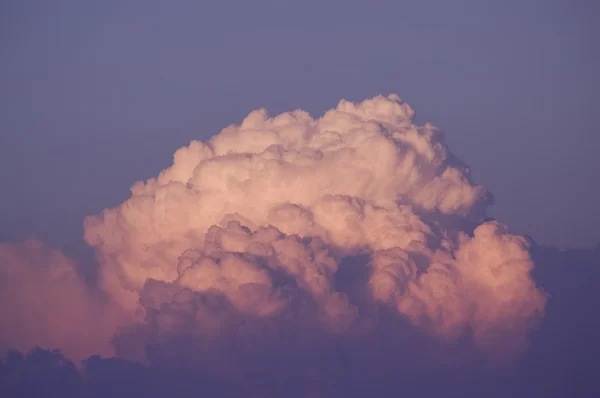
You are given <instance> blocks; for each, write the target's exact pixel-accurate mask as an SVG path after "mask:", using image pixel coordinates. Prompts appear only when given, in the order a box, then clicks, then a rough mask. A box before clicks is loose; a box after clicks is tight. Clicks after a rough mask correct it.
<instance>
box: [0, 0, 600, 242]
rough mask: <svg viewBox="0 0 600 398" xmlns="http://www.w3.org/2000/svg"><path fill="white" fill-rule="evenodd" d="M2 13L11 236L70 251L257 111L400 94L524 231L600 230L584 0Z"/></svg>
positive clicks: (181, 4) (500, 211) (594, 56)
mask: <svg viewBox="0 0 600 398" xmlns="http://www.w3.org/2000/svg"><path fill="white" fill-rule="evenodd" d="M0 7H2V12H1V15H2V17H1V18H2V23H1V24H0V25H1V26H2V27H1V28H0V29H1V31H0V40H1V42H0V43H1V45H0V51H1V53H0V57H1V59H2V62H1V63H0V79H2V87H3V89H2V92H1V93H0V104H1V107H0V129H1V131H2V138H1V140H2V145H0V151H1V153H0V162H2V164H1V166H2V170H3V172H2V173H1V174H0V184H1V185H2V186H4V187H6V188H5V189H3V191H4V193H3V195H2V197H1V198H0V217H1V219H2V220H3V221H2V223H1V225H2V226H1V227H0V228H1V230H0V237H1V238H2V239H3V240H8V241H15V240H22V239H25V238H26V237H29V236H37V237H39V238H40V239H42V240H45V241H50V242H52V243H54V244H56V245H75V246H76V245H78V244H79V242H80V241H81V228H82V227H81V220H82V218H83V217H84V216H86V215H89V214H94V213H96V212H98V211H100V210H101V209H102V208H104V207H106V206H110V205H114V204H117V203H119V202H120V201H122V200H123V199H124V198H126V197H127V195H128V193H129V192H128V189H129V187H130V185H131V184H132V183H133V182H135V181H137V180H145V179H147V178H149V177H150V176H152V175H154V174H156V173H157V172H158V171H159V170H161V169H163V168H164V167H166V166H167V165H168V164H170V162H171V156H172V153H173V152H174V150H175V149H177V148H179V147H180V146H183V145H186V144H187V143H189V141H190V140H192V139H201V140H205V139H207V138H209V137H210V136H212V135H214V134H216V133H218V132H219V131H220V130H221V129H222V128H224V127H225V126H227V125H229V124H231V123H239V122H240V121H241V120H242V119H243V117H244V116H245V115H247V114H248V113H249V112H250V111H252V110H254V109H257V108H261V107H266V108H267V109H268V110H269V112H270V113H271V114H278V113H280V112H284V111H290V110H294V109H304V110H307V111H308V112H310V113H311V114H312V115H313V116H315V117H318V116H320V115H322V113H323V112H324V111H325V110H327V109H330V108H332V107H333V106H335V104H336V103H337V101H338V100H339V99H341V98H345V99H348V100H353V101H362V100H363V99H365V98H369V97H372V96H375V95H378V94H383V95H387V94H390V93H396V94H398V95H399V96H400V97H401V98H402V99H404V100H406V101H407V102H409V103H410V104H411V105H412V106H413V107H414V108H415V109H416V110H417V121H418V122H420V123H424V122H431V123H433V124H434V125H436V126H438V127H439V128H441V129H442V130H443V131H444V132H445V133H446V134H447V139H448V142H449V145H450V147H451V149H452V150H453V152H454V153H456V154H457V155H458V156H459V157H460V158H461V159H463V160H464V161H465V162H466V163H467V164H469V165H470V166H471V167H472V169H473V176H474V178H475V180H476V181H477V182H479V183H481V184H483V185H484V186H486V187H487V188H488V189H489V190H490V191H491V192H492V193H493V194H494V195H495V198H496V205H495V206H494V207H493V208H492V209H491V213H492V215H493V216H495V217H497V218H498V219H500V220H501V221H503V222H505V223H507V224H508V225H510V227H511V229H512V230H514V231H515V232H516V233H520V234H528V235H530V236H532V237H533V238H534V239H536V241H539V242H542V243H545V244H552V245H558V246H561V247H590V246H591V247H593V246H595V245H596V243H597V242H598V241H600V235H598V232H597V228H596V227H595V226H596V225H597V224H598V223H599V222H600V211H597V203H600V188H599V186H600V185H599V184H597V183H596V181H597V180H598V179H599V178H600V176H599V173H600V172H599V170H600V160H599V159H600V158H599V157H598V156H597V152H598V150H600V139H599V138H598V135H597V134H596V133H597V127H596V123H595V109H596V108H597V107H598V105H600V104H599V102H598V97H597V96H594V95H593V93H594V92H596V91H597V89H598V88H599V86H598V85H599V79H598V77H597V75H596V73H595V71H597V70H598V69H600V68H599V63H600V60H599V57H598V51H597V48H595V46H594V37H598V34H599V32H598V29H599V28H598V26H599V25H598V23H597V13H594V12H590V10H591V9H593V8H594V7H596V6H595V4H594V3H593V2H585V1H574V2H573V1H569V2H567V1H526V2H521V1H518V2H517V1H505V2H496V3H489V2H477V1H458V2H451V3H450V2H444V1H401V2H399V1H375V2H369V3H366V2H360V1H344V2H341V1H327V2H316V1H315V2H313V1H302V2H276V1H273V2H269V1H264V0H259V1H253V2H242V1H218V2H217V1H214V2H213V1H203V2H196V1H175V2H164V1H155V0H148V1H141V0H140V1H136V0H133V1H132V0H128V1H103V2H101V3H98V2H91V1H65V0H60V1H55V2H51V3H49V2H43V1H27V0H24V1H4V2H2V5H1V6H0ZM558 186H560V188H558ZM9 187H10V188H9Z"/></svg>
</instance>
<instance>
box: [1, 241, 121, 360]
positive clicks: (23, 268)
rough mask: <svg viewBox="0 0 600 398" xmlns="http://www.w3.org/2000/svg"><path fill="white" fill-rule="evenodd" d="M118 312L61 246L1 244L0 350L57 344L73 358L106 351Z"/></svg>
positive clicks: (110, 347)
mask: <svg viewBox="0 0 600 398" xmlns="http://www.w3.org/2000/svg"><path fill="white" fill-rule="evenodd" d="M109 311H110V313H109ZM116 316H117V314H116V313H115V308H113V307H111V306H109V305H108V303H107V301H106V300H105V299H104V298H102V297H101V296H100V295H97V294H94V292H93V291H92V290H91V289H90V288H88V286H86V284H85V282H83V281H82V280H81V279H80V277H79V275H78V274H77V271H76V268H75V266H74V264H73V262H72V261H71V260H69V259H68V258H66V257H65V256H64V255H63V254H62V253H61V252H60V251H58V250H54V249H51V248H49V247H47V246H46V245H44V244H43V243H42V242H40V241H38V240H28V241H26V242H24V243H20V244H0V317H1V319H2V325H3V327H2V328H1V330H0V348H1V349H8V348H11V349H19V350H22V351H28V350H30V349H32V348H34V347H35V346H39V347H42V348H46V349H54V348H60V349H61V350H62V351H63V352H64V353H65V354H66V355H68V356H69V357H70V358H73V359H77V360H81V359H85V358H87V357H89V356H90V355H93V354H101V355H107V356H110V355H113V354H114V348H113V346H112V345H111V344H110V339H111V336H112V335H113V334H114V333H115V331H116V323H115V322H116V319H115V317H116Z"/></svg>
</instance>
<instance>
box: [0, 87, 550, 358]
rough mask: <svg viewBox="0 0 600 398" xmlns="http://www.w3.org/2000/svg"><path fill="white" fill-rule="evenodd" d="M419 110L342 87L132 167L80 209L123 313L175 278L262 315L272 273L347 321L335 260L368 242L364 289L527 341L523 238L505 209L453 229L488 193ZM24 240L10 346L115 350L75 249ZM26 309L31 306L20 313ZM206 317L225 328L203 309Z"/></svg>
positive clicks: (11, 308)
mask: <svg viewBox="0 0 600 398" xmlns="http://www.w3.org/2000/svg"><path fill="white" fill-rule="evenodd" d="M413 116H414V111H413V110H412V109H411V108H410V106H409V105H408V104H406V103H404V102H402V101H401V100H400V99H399V98H398V97H397V96H393V95H392V96H389V97H387V98H386V97H381V96H379V97H376V98H373V99H370V100H366V101H364V102H363V103H359V104H354V103H350V102H347V101H341V102H340V104H339V105H338V107H337V109H334V110H331V111H329V112H327V113H326V114H325V115H324V116H323V117H321V118H320V119H313V118H312V117H311V116H310V115H308V114H307V113H306V112H303V111H295V112H289V113H284V114H281V115H278V116H276V117H274V118H270V117H269V116H268V115H267V113H266V111H264V110H258V111H254V112H252V113H251V114H250V115H249V116H248V117H247V118H246V119H245V120H244V121H243V122H242V123H241V125H240V126H229V127H227V128H225V129H224V130H223V131H221V133H219V134H218V135H216V136H215V137H213V138H212V139H211V140H210V141H209V142H207V143H202V142H197V141H193V142H191V143H190V145H189V146H187V147H184V148H180V149H179V150H177V151H176V152H175V155H174V163H173V165H172V166H171V167H169V168H167V169H165V170H164V171H162V172H161V173H160V175H159V176H158V177H157V178H156V179H151V180H149V181H147V182H146V183H143V182H137V183H136V184H134V185H133V187H132V189H131V191H132V195H131V197H130V198H129V199H128V200H126V201H125V202H123V203H122V204H121V205H120V206H118V207H116V208H113V209H106V210H104V212H103V213H102V214H101V215H97V216H91V217H88V218H87V219H86V220H85V239H86V241H87V242H88V243H89V244H90V245H92V246H94V247H96V249H97V253H98V263H99V264H98V266H99V274H100V277H101V282H100V285H101V288H102V289H104V291H105V292H107V293H108V294H109V295H110V296H111V297H112V298H113V299H114V300H115V301H116V302H117V303H119V305H120V306H121V307H122V308H123V309H124V310H125V311H126V312H127V313H128V314H129V317H128V320H127V322H125V323H126V324H136V323H143V322H144V320H143V319H144V311H145V310H146V309H147V306H143V305H141V303H140V301H139V299H140V294H142V293H143V294H144V295H145V296H146V297H150V298H152V300H154V301H156V303H158V304H160V302H169V301H170V300H171V299H173V293H172V291H175V292H177V291H181V290H182V289H184V288H185V289H189V291H191V292H199V293H202V292H212V293H218V294H220V295H222V296H224V297H226V298H227V299H228V300H229V302H230V303H231V304H232V305H233V306H234V307H235V308H236V309H237V310H238V311H239V312H240V313H242V314H247V315H252V316H255V317H262V318H268V317H273V316H276V315H278V314H280V313H281V312H282V311H285V310H286V309H287V306H288V305H289V299H287V298H286V296H285V294H284V292H283V290H282V287H281V286H279V285H277V284H276V283H275V282H274V281H273V279H272V276H271V274H272V272H271V271H274V272H281V273H283V274H285V275H287V276H289V277H291V278H293V279H294V280H295V282H296V285H297V286H298V288H300V289H301V290H302V291H303V292H305V293H306V294H307V295H308V297H310V299H311V300H312V301H314V303H315V304H316V308H317V312H318V314H317V318H318V319H319V321H320V322H321V324H322V327H323V330H324V331H325V332H326V333H329V332H332V333H340V332H344V331H348V330H353V329H355V327H356V325H358V324H360V323H361V319H362V318H363V317H364V316H365V315H368V314H366V313H365V311H368V310H367V309H366V308H360V306H359V305H357V304H356V303H352V301H351V300H350V299H349V298H348V296H347V295H346V293H347V292H345V291H338V290H336V285H335V275H336V273H337V272H338V271H339V267H340V264H341V261H342V259H344V258H346V257H348V256H354V255H359V254H366V255H368V256H369V257H370V261H368V262H366V263H365V264H363V265H362V266H364V267H368V270H369V275H370V276H369V278H368V281H366V282H364V283H366V284H367V285H366V286H364V288H365V289H366V290H367V291H368V292H370V295H371V298H372V300H373V301H377V302H381V303H384V304H385V305H389V306H390V307H391V308H394V309H395V310H397V312H398V314H399V315H400V316H403V317H406V318H407V319H409V320H410V322H411V323H413V324H414V325H415V326H416V327H420V328H422V329H423V330H424V331H425V332H427V333H431V334H434V335H438V336H440V337H441V338H443V339H450V340H452V339H456V338H458V337H460V336H462V335H463V334H464V333H466V332H467V330H469V329H470V330H472V331H473V334H474V337H475V343H476V344H477V346H478V347H480V348H481V349H482V350H485V351H489V352H492V353H493V352H503V353H504V352H514V351H517V350H520V349H522V348H523V347H524V346H525V344H526V341H527V332H528V330H529V329H530V328H531V327H532V326H534V325H535V324H536V322H537V320H538V319H539V318H540V317H541V316H542V315H543V311H544V306H545V301H546V297H545V294H544V293H543V292H541V291H540V290H538V289H536V287H535V283H534V281H533V280H532V279H531V277H530V271H531V269H532V267H533V263H532V260H531V258H530V256H529V253H528V247H527V244H526V242H525V240H524V239H522V238H520V237H515V236H512V235H510V234H509V233H508V231H507V230H506V228H505V227H504V226H503V225H502V224H500V223H498V222H487V223H484V224H481V225H479V227H478V228H477V229H476V230H475V234H474V237H472V238H471V237H469V236H468V235H467V234H465V233H464V232H462V231H461V230H460V227H459V225H461V223H474V222H481V219H482V218H481V217H482V215H483V214H484V208H485V206H486V204H487V193H486V191H485V190H484V189H483V187H481V186H478V185H474V184H472V183H471V182H470V178H469V176H468V172H467V170H466V169H465V168H464V167H463V166H461V165H459V164H457V163H456V162H453V161H451V158H450V154H449V152H448V149H447V147H446V145H445V144H444V138H443V134H442V133H441V132H439V131H438V130H437V129H436V128H435V127H433V126H432V125H429V124H426V125H424V126H416V125H414V124H413V122H412V118H413ZM303 238H312V239H303ZM26 245H28V246H26V247H29V248H30V249H28V250H25V251H24V252H23V251H19V246H8V245H5V246H3V247H2V252H1V254H0V255H1V256H2V258H3V262H2V267H3V268H2V269H3V271H2V272H6V273H8V274H9V275H10V277H9V278H8V279H6V278H4V279H5V280H13V281H15V282H17V281H18V284H20V286H21V287H20V288H19V289H16V288H15V289H12V288H11V290H6V291H3V294H6V299H4V300H3V307H2V314H6V315H3V318H6V317H8V319H12V320H13V321H12V322H10V321H9V322H8V324H11V325H14V326H11V328H10V331H7V332H6V333H4V332H3V335H2V339H3V341H2V343H3V345H6V346H10V345H18V346H19V347H24V346H25V345H31V344H33V343H35V342H36V341H40V342H42V343H43V344H46V345H57V346H60V347H63V346H64V347H67V345H68V344H70V343H66V341H67V340H68V339H69V336H70V334H75V335H77V338H78V339H80V341H81V344H79V345H80V346H86V347H90V349H91V347H92V346H93V345H94V344H91V345H86V344H83V342H84V341H85V342H87V341H88V340H89V341H90V342H91V341H92V340H93V341H96V340H98V341H99V344H100V345H99V347H101V348H100V349H101V350H102V352H101V353H108V352H110V348H109V345H108V340H107V336H106V334H103V333H87V332H85V331H86V330H88V329H87V328H89V327H90V326H92V325H98V322H99V321H100V322H103V321H102V319H103V315H102V311H107V309H106V308H101V307H99V304H98V302H96V301H94V300H92V299H91V298H90V297H89V296H88V294H87V292H86V287H85V285H84V284H82V283H81V281H80V280H79V279H78V278H77V276H76V275H75V273H74V271H73V268H72V264H71V263H70V262H69V261H68V260H67V259H65V258H64V257H63V256H61V255H60V254H59V253H55V252H51V253H50V254H49V255H47V256H42V255H41V254H31V252H32V251H33V252H40V251H41V246H40V244H38V243H27V244H26ZM34 249H35V250H34ZM32 256H33V258H32ZM5 269H6V271H5ZM38 269H39V270H38ZM34 270H35V272H34ZM55 270H58V271H55ZM59 271H60V272H62V273H64V274H65V275H66V276H65V277H64V278H63V279H64V281H63V279H61V280H60V281H59V280H58V279H56V278H55V276H54V275H55V274H54V272H59ZM149 279H154V280H157V281H162V282H166V283H167V285H164V284H152V283H146V282H147V281H148V280H149ZM14 286H17V283H15V284H14ZM165 289H166V290H165ZM34 291H35V292H36V294H33V293H32V292H34ZM9 303H10V304H9ZM158 304H157V306H156V308H157V309H158V308H159V305H158ZM31 311H38V312H40V314H41V315H40V317H39V318H30V319H27V318H26V317H25V315H24V314H25V313H30V312H31ZM110 311H113V310H110ZM98 314H100V315H98ZM160 319H162V320H163V321H164V323H163V324H162V326H161V325H158V326H156V327H158V328H161V327H176V326H173V325H177V321H176V319H174V318H173V319H171V318H170V315H169V314H168V313H164V314H162V317H161V318H160ZM45 322H51V323H49V325H51V326H50V328H51V329H52V331H51V333H48V334H47V335H43V334H42V333H40V328H41V327H42V325H45V324H46V323H45ZM199 325H200V326H199V327H201V328H206V330H212V329H213V328H217V329H218V328H219V327H220V326H219V321H218V319H216V318H210V317H207V318H206V319H205V320H204V321H203V322H200V323H199ZM100 329H101V330H102V331H103V329H102V328H100ZM105 329H106V328H105ZM108 329H110V328H108ZM10 333H12V334H10ZM99 335H102V336H99ZM19 336H21V338H19ZM102 338H105V339H106V340H104V341H100V340H101V339H102ZM65 344H67V345H65ZM73 350H75V349H73ZM65 352H66V353H67V354H68V355H73V356H80V354H84V353H83V352H81V353H80V352H75V351H72V352H69V351H67V350H66V349H65ZM86 353H87V354H89V353H91V352H87V351H86ZM87 354H86V355H87Z"/></svg>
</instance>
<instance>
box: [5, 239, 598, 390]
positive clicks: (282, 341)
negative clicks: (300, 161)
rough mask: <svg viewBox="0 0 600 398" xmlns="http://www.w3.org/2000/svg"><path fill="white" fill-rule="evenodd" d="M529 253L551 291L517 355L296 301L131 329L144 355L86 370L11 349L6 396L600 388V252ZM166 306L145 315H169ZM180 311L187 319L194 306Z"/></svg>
mask: <svg viewBox="0 0 600 398" xmlns="http://www.w3.org/2000/svg"><path fill="white" fill-rule="evenodd" d="M532 254H533V256H534V259H535V261H536V263H537V267H536V268H535V271H534V277H535V280H536V282H537V284H538V285H539V286H540V287H542V288H543V289H544V290H545V291H546V292H548V293H549V294H550V296H551V297H550V300H549V301H548V305H547V308H546V316H545V317H544V319H543V320H542V323H541V325H540V327H539V328H538V329H537V330H535V331H534V332H533V334H532V338H531V345H530V348H529V350H527V351H526V352H525V353H523V354H522V355H521V356H519V357H518V358H517V359H516V360H515V361H514V362H513V363H511V364H510V365H507V364H497V363H492V362H489V361H488V360H487V359H486V358H485V357H483V356H481V355H480V354H477V353H476V352H475V351H474V350H472V349H471V348H470V347H472V344H470V342H469V341H468V340H469V338H468V337H467V338H465V339H464V341H460V342H458V343H453V344H452V345H449V344H443V343H440V342H439V341H437V340H436V339H433V338H431V339H430V338H428V337H426V336H424V335H423V334H422V333H420V332H418V331H417V330H416V329H414V328H412V327H410V326H409V325H408V324H407V323H405V322H403V321H402V320H401V319H400V318H398V316H397V315H394V314H391V313H388V312H386V311H385V310H383V309H379V310H378V311H376V313H377V314H378V315H377V316H378V319H377V326H376V327H374V328H371V329H368V331H367V332H364V333H355V334H342V335H335V334H330V333H322V332H320V331H319V329H318V328H317V327H312V326H310V325H312V324H313V323H311V322H310V318H311V316H312V315H311V314H312V313H311V311H306V314H307V315H306V318H304V319H303V318H298V317H297V313H296V314H295V316H294V317H293V320H292V317H290V320H289V321H286V319H285V317H283V318H279V319H278V320H277V321H276V322H275V323H267V322H261V321H256V320H252V319H242V318H240V317H239V316H232V317H231V319H230V320H229V322H230V324H228V328H227V330H228V332H227V333H216V334H215V335H212V336H207V335H203V336H198V335H195V334H194V333H193V330H197V328H194V327H190V328H189V329H186V328H185V327H182V325H181V324H178V325H177V327H175V328H174V330H175V331H176V332H174V333H164V334H156V333H155V332H153V331H155V330H168V328H167V329H165V328H164V327H163V328H162V329H161V328H156V327H154V326H153V327H148V328H147V329H146V330H143V329H141V330H140V329H137V330H130V331H128V332H127V333H122V334H121V335H120V337H119V338H117V339H116V340H115V345H116V346H117V351H119V347H137V348H134V349H131V348H130V352H120V353H119V354H120V355H121V356H124V357H132V358H134V357H136V356H145V358H146V363H145V364H144V365H142V364H140V363H137V362H134V361H128V360H124V359H115V358H113V359H105V358H101V357H98V356H94V357H91V358H89V359H88V360H86V361H84V362H83V364H82V365H83V366H82V367H81V369H80V370H78V369H77V367H76V366H75V364H73V363H72V362H70V361H69V360H67V359H65V358H64V357H63V356H62V355H61V353H60V352H59V351H45V350H41V349H36V350H33V351H31V352H29V353H26V354H24V353H18V352H11V353H9V354H8V355H7V356H6V358H5V359H4V361H3V363H2V365H1V367H0V396H3V397H165V396H168V397H180V396H181V397H184V396H185V397H189V396H200V397H203V396H206V397H398V396H407V397H430V396H431V397H433V396H436V397H437V396H444V397H482V396H485V397H568V396H573V397H597V396H600V381H599V380H598V378H597V376H596V374H595V373H594V369H595V368H596V367H597V365H598V364H597V362H598V360H599V358H600V345H599V344H598V343H597V337H598V336H599V335H600V320H599V319H598V317H597V316H596V313H595V308H596V306H597V303H599V302H600V291H599V290H598V289H596V287H595V283H596V281H597V280H599V279H600V252H599V251H598V250H596V251H584V250H580V251H576V250H565V251H560V250H558V249H554V248H549V247H540V246H536V245H534V247H533V250H532ZM351 279H352V278H351ZM340 283H342V282H340ZM195 300H213V301H214V300H216V301H217V303H216V304H215V303H214V302H213V303H212V305H211V308H218V305H221V306H223V307H221V313H222V314H230V311H229V310H228V309H227V308H226V307H227V303H226V301H223V302H221V303H219V302H218V300H219V298H218V297H209V296H204V297H195ZM185 302H186V303H188V304H189V302H190V300H189V299H188V300H187V301H185ZM217 304H218V305H217ZM148 305H150V304H148ZM169 305H170V306H173V303H171V304H169ZM169 305H167V307H169ZM215 306H216V307H215ZM167 307H164V306H163V307H162V308H161V311H160V312H162V311H167V310H169V308H167ZM170 310H174V309H173V308H170ZM184 314H188V315H189V311H187V312H186V311H184ZM158 315H159V313H158V312H157V313H155V314H154V316H155V318H153V315H150V316H149V319H148V322H150V323H151V322H160V319H158V318H156V316H158ZM224 316H225V315H224ZM168 319H170V320H172V319H174V318H173V317H169V318H168ZM299 319H300V320H301V322H300V321H299ZM180 320H181V322H184V323H185V322H190V319H189V316H188V318H186V317H185V316H184V317H183V318H180ZM314 324H315V325H316V322H315V323H314ZM232 325H233V326H234V327H231V326H232ZM167 326H168V325H167ZM152 333H154V335H153V334H152ZM119 339H121V341H119ZM135 341H137V344H133V342H135ZM136 349H137V350H138V352H136Z"/></svg>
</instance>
